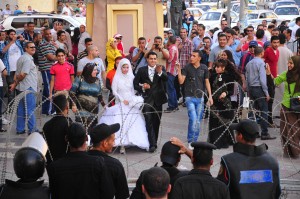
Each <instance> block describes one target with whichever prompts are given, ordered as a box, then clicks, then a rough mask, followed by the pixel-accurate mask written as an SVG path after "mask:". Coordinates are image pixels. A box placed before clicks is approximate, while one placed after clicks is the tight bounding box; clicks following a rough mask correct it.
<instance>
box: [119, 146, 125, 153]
mask: <svg viewBox="0 0 300 199" xmlns="http://www.w3.org/2000/svg"><path fill="white" fill-rule="evenodd" d="M125 152H126V151H125V147H124V146H121V148H120V153H121V154H125Z"/></svg>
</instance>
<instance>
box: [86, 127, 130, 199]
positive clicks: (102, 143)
mask: <svg viewBox="0 0 300 199" xmlns="http://www.w3.org/2000/svg"><path fill="white" fill-rule="evenodd" d="M119 129H120V124H118V123H116V124H112V125H107V124H99V125H97V126H95V127H94V128H93V130H92V132H91V141H92V143H93V147H92V149H91V150H90V151H89V152H88V153H89V154H90V155H93V156H98V157H101V158H103V159H104V162H105V164H106V165H107V168H108V170H109V172H110V175H111V178H112V180H113V183H114V187H115V198H116V199H126V198H128V197H129V190H128V184H127V179H126V175H125V171H124V167H123V165H122V163H121V162H120V161H119V160H118V159H115V158H113V157H111V156H109V155H108V154H107V153H111V152H112V149H113V146H114V143H115V133H116V132H117V131H119Z"/></svg>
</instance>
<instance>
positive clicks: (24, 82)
mask: <svg viewBox="0 0 300 199" xmlns="http://www.w3.org/2000/svg"><path fill="white" fill-rule="evenodd" d="M35 50H36V47H35V45H34V43H33V42H27V43H26V44H25V53H24V54H23V55H22V56H21V57H20V58H19V59H18V61H17V71H16V73H15V76H14V83H13V84H11V87H10V90H11V91H13V90H14V89H15V88H16V89H17V93H18V94H22V95H23V94H24V96H22V95H21V96H22V99H21V100H20V102H19V105H18V111H17V134H24V133H25V122H26V120H27V119H28V129H29V131H28V134H30V133H32V132H35V131H36V120H35V115H34V110H35V107H36V99H35V98H36V97H35V93H36V92H37V79H38V77H37V68H36V66H35V64H34V62H33V57H32V55H33V54H34V53H35ZM25 111H26V112H25ZM28 117H29V118H28Z"/></svg>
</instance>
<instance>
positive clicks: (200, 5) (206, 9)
mask: <svg viewBox="0 0 300 199" xmlns="http://www.w3.org/2000/svg"><path fill="white" fill-rule="evenodd" d="M195 7H196V8H200V9H201V10H203V11H204V12H207V11H209V10H210V9H211V7H210V5H208V4H195Z"/></svg>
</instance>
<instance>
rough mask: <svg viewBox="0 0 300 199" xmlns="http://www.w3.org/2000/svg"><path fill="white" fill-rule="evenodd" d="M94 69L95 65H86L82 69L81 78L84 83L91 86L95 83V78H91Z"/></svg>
mask: <svg viewBox="0 0 300 199" xmlns="http://www.w3.org/2000/svg"><path fill="white" fill-rule="evenodd" d="M95 67H96V64H94V63H87V64H86V65H85V66H84V68H83V71H82V77H83V79H84V81H86V82H87V83H89V84H93V83H95V82H96V81H97V77H92V72H93V70H94V68H95Z"/></svg>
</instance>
